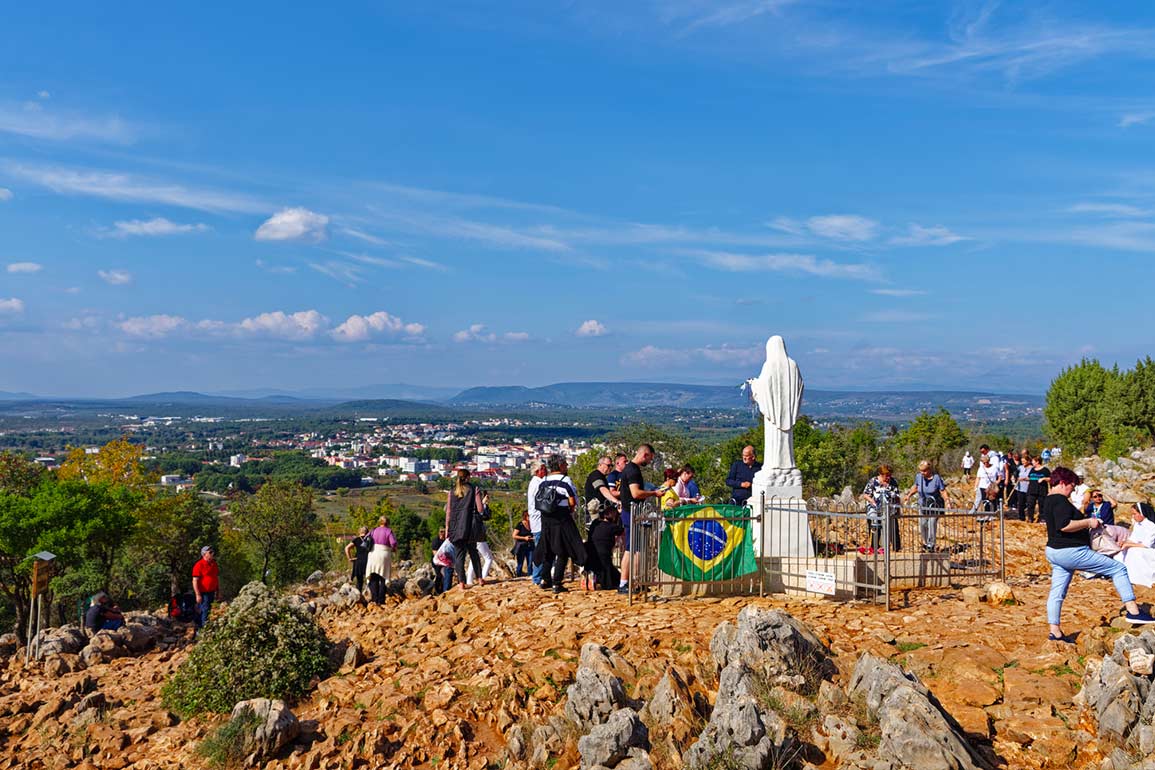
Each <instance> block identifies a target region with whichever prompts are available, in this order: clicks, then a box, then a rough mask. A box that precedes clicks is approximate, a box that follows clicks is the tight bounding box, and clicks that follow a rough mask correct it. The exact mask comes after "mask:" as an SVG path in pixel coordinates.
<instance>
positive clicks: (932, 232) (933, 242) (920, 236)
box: [890, 223, 967, 246]
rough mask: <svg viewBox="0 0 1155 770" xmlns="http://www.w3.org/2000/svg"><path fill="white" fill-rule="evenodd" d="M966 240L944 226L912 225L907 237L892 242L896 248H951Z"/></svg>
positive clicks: (894, 239)
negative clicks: (950, 246)
mask: <svg viewBox="0 0 1155 770" xmlns="http://www.w3.org/2000/svg"><path fill="white" fill-rule="evenodd" d="M965 240H967V239H966V238H965V237H963V236H961V235H958V234H957V233H953V232H951V231H950V230H948V229H947V228H945V227H943V226H942V225H933V226H931V227H923V226H922V225H916V224H913V223H912V224H910V225H909V226H908V227H907V231H906V235H899V236H895V237H894V238H891V239H890V242H891V243H892V244H894V245H895V246H949V245H950V244H952V243H958V242H959V241H965Z"/></svg>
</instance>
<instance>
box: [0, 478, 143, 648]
mask: <svg viewBox="0 0 1155 770" xmlns="http://www.w3.org/2000/svg"><path fill="white" fill-rule="evenodd" d="M139 502H140V497H139V496H138V495H136V494H135V493H133V492H131V491H129V490H128V489H126V488H125V487H122V486H109V485H107V484H94V485H89V484H85V483H84V482H80V481H51V480H46V481H45V482H44V483H42V484H40V486H38V487H37V488H36V489H35V491H34V492H33V493H32V495H31V496H30V497H26V496H22V495H19V494H12V493H0V593H3V595H4V596H6V597H7V598H8V599H9V600H10V601H11V602H12V604H13V607H14V608H15V611H16V616H17V623H18V633H23V628H24V624H23V622H24V620H25V619H26V618H27V612H28V607H29V599H30V597H29V588H30V575H31V566H32V560H31V556H32V554H34V553H36V552H38V551H43V550H47V551H51V552H52V553H54V554H56V556H57V558H56V562H55V566H56V577H55V578H54V579H53V581H52V589H53V593H54V594H55V596H56V600H57V601H58V603H60V604H61V605H63V606H64V607H69V606H75V604H76V602H77V601H78V600H79V599H80V597H82V596H85V595H88V594H91V593H93V592H94V591H95V590H97V589H98V588H102V587H105V586H107V585H109V583H110V582H111V577H112V569H113V565H114V563H115V562H116V559H117V555H118V553H119V552H120V550H121V547H122V546H123V544H124V543H125V542H126V541H127V540H128V539H129V538H130V537H131V536H132V534H133V531H134V529H135V527H136V518H135V516H134V511H135V510H136V508H137V506H138V504H139Z"/></svg>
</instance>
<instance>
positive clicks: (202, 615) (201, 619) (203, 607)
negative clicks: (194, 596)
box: [196, 591, 217, 628]
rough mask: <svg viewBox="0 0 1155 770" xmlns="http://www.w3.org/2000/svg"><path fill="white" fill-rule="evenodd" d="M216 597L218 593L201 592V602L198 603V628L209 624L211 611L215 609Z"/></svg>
mask: <svg viewBox="0 0 1155 770" xmlns="http://www.w3.org/2000/svg"><path fill="white" fill-rule="evenodd" d="M216 596H217V592H216V591H201V600H200V602H198V603H197V622H196V627H197V628H201V627H203V626H204V624H205V623H208V622H209V611H210V610H211V609H212V607H213V599H215V598H216Z"/></svg>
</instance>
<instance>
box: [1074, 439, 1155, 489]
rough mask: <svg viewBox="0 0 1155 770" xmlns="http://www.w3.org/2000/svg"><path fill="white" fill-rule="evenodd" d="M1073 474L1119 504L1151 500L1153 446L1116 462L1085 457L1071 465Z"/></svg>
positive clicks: (1154, 463) (1154, 481) (1154, 472)
mask: <svg viewBox="0 0 1155 770" xmlns="http://www.w3.org/2000/svg"><path fill="white" fill-rule="evenodd" d="M1074 471H1075V472H1076V473H1078V474H1079V475H1081V476H1083V477H1084V480H1085V481H1086V482H1087V483H1088V484H1091V485H1092V486H1095V487H1098V488H1100V489H1102V490H1103V492H1104V493H1105V494H1106V495H1107V496H1109V497H1113V498H1115V499H1116V500H1118V501H1120V502H1134V501H1136V500H1155V447H1150V448H1148V449H1138V450H1135V451H1133V452H1131V454H1130V455H1129V456H1127V457H1120V458H1119V459H1118V460H1108V459H1105V458H1102V457H1098V456H1091V457H1085V458H1083V459H1081V460H1079V461H1078V462H1076V463H1075V464H1074Z"/></svg>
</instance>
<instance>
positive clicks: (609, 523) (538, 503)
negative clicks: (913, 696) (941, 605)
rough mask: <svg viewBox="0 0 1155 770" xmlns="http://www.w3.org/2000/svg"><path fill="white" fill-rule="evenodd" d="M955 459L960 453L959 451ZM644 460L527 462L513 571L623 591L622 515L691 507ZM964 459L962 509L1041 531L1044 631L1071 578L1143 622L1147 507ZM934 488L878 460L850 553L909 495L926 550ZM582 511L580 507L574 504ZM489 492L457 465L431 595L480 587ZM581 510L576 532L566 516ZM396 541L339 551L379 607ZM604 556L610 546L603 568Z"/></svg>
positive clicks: (738, 468) (938, 509)
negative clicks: (584, 470) (907, 482)
mask: <svg viewBox="0 0 1155 770" xmlns="http://www.w3.org/2000/svg"><path fill="white" fill-rule="evenodd" d="M967 458H970V454H969V452H968V453H967ZM653 459H654V449H653V447H652V446H650V445H649V444H642V445H640V446H639V447H638V449H637V451H636V452H635V453H634V455H633V457H632V458H631V457H629V456H628V455H626V454H624V453H622V454H618V455H616V456H612V457H611V456H608V455H607V456H603V457H600V458H598V462H597V467H596V469H595V470H594V471H593V472H591V473H590V474H589V476H588V477H587V478H586V480H585V485H584V488H583V492H584V494H583V495H579V493H578V489H577V487H576V485H575V484H574V482H573V480H572V479H571V478H570V477H569V475H568V473H569V466H568V463H567V461H566V459H565V458H564V457H563V456H561V455H551V456H550V457H549V458H547V459H546V460H545V461H544V462H536V463H534V465H533V468H532V473H533V475H532V478H531V480H530V484H529V488H528V490H527V496H526V511H525V513H524V514H522V517H521V520H520V521H518V523H517V524H516V526H515V528H514V530H513V532H512V537H513V549H512V550H513V554H514V556H515V557H516V571H515V574H516V575H517V576H518V577H523V576H529V577H530V579H531V580H532V581H533V583H534V584H535V585H537V586H540V587H541V588H543V589H545V590H550V591H552V592H554V593H564V592H565V591H567V590H568V589H567V588H566V587H565V585H564V582H565V577H566V572H567V569H569V568H570V566H571V564H572V565H573V566H574V567H575V568H576V569H579V570H580V579H581V586H582V588H585V589H589V590H593V589H609V590H613V589H615V588H616V589H617V590H618V591H619V592H621V593H627V592H628V591H629V579H630V562H631V544H630V517H631V514H632V513H634V512H635V511H636V509H637V507H638V506H640V505H641V504H643V503H645V502H647V501H649V500H651V499H654V500H655V501H656V502H657V504H658V505H659V506H660V508H661V509H663V510H668V509H671V508H675V507H678V506H682V505H694V504H698V503H701V502H703V500H704V498H703V496H702V494H701V492H700V491H699V489H698V486H697V483H696V482H695V481H694V469H693V468H692V467H691V466H689V465H683V466H681V467H678V468H668V469H666V470H665V471H664V472H663V477H664V478H663V481H662V483H661V484H660V485H653V484H648V483H647V482H646V481H645V479H644V477H643V468H645V467H646V466H647V465H649V464H650V463H651V462H652V461H653ZM970 459H971V462H966V458H964V462H963V472H964V476H965V477H967V478H969V477H970V476H971V470H972V467H973V470H974V479H975V481H974V485H975V486H974V499H973V503H972V504H971V507H970V511H971V513H972V514H975V515H976V520H977V521H980V522H981V521H984V520H990V518H993V517H994V516H996V515H999V514H1003V515H1005V517H1006V518H1009V519H1020V520H1022V521H1026V522H1038V521H1041V522H1043V523H1044V524H1045V525H1046V528H1047V547H1046V556H1047V560H1048V562H1050V564H1051V567H1052V576H1051V593H1050V596H1049V599H1048V602H1047V620H1048V626H1049V635H1048V638H1049V639H1051V640H1053V641H1059V642H1068V641H1070V640H1069V639H1068V638H1067V637H1066V636H1065V635H1064V634H1063V631H1062V628H1061V625H1060V621H1059V616H1060V612H1061V609H1062V603H1063V600H1064V599H1065V597H1066V595H1067V590H1068V588H1069V586H1070V583H1071V581H1072V579H1073V578H1074V577H1075V576H1076V575H1081V576H1082V577H1084V578H1107V579H1111V580H1113V581H1114V584H1115V588H1116V591H1117V592H1118V594H1119V596H1120V598H1121V599H1122V600H1123V602H1124V605H1125V609H1126V612H1125V617H1126V619H1127V620H1128V621H1129V622H1131V623H1134V624H1147V623H1155V618H1152V616H1151V615H1150V614H1148V613H1147V612H1146V611H1144V610H1141V609H1140V608H1139V607H1138V605H1137V604H1136V603H1135V595H1134V590H1133V587H1132V584H1138V585H1143V586H1146V587H1151V586H1152V585H1155V509H1153V508H1152V506H1151V505H1150V504H1149V503H1147V502H1143V501H1141V502H1136V503H1131V504H1130V507H1129V509H1128V513H1129V514H1130V516H1131V519H1132V525H1131V526H1130V527H1125V526H1122V525H1121V524H1120V523H1118V522H1117V521H1116V518H1115V516H1116V511H1118V510H1119V509H1120V504H1119V502H1118V501H1116V500H1114V499H1112V498H1110V497H1108V496H1107V495H1105V494H1104V493H1103V492H1102V491H1101V490H1098V489H1092V488H1090V487H1089V486H1088V485H1087V484H1084V483H1083V481H1082V479H1080V478H1079V477H1078V476H1077V475H1076V474H1075V473H1074V472H1073V471H1071V470H1069V469H1067V468H1063V467H1061V466H1059V467H1056V468H1055V469H1053V470H1052V469H1050V468H1048V467H1047V465H1046V463H1045V461H1044V458H1043V457H1041V456H1032V455H1031V454H1030V453H1029V452H1028V451H1026V450H1023V451H1021V452H1019V453H1017V454H1016V453H1014V452H1009V453H1006V454H1005V455H1004V454H999V453H998V452H995V451H993V450H991V449H990V447H988V446H987V445H985V444H984V445H983V446H982V447H980V449H979V457H978V462H977V463H975V462H974V461H973V458H970ZM761 467H762V466H761V463H759V462H758V461H757V458H756V456H755V453H754V449H753V447H749V446H748V447H745V448H744V449H743V452H742V457H741V459H740V460H737V461H735V462H734V463H733V465H732V466H731V468H730V472H729V474H728V476H727V478H726V484H727V486H728V487H729V488H730V492H731V497H730V500H729V502H730V503H731V504H736V505H747V504H748V503H749V500H750V497H751V492H752V487H753V480H754V475H755V474H756V473H757V472H758V471H759V470H761ZM945 490H946V484H945V482H944V481H943V479H942V477H941V476H939V474H938V473H936V472H935V469H934V466H933V465H932V464H931V463H930V462H929V461H926V460H924V461H922V462H921V463H919V466H918V472H917V474H916V476H915V481H914V484H913V485H911V486H910V487H909V488H908V489H906V490H905V491H904V490H903V489H902V488H901V487H900V486H899V484H898V482H897V481H896V480H895V478H894V476H893V474H892V472H891V469H890V468H889V467H888V466H885V465H883V466H881V467H880V468H879V470H878V474H877V475H876V476H874V477H872V478H871V479H870V480H869V481H868V482H867V484H866V487H865V488H864V489H863V492H862V494H861V495H860V499H861V500H862V501H863V502H865V504H866V510H867V521H868V523H869V526H870V531H871V544H870V546H869V547H867V546H863V547H862V548H860V549H859V550H860V551H867V552H877V551H879V550H880V545H881V543H882V542H883V541H884V539H885V538H884V536H883V533H882V529H883V527H884V522H885V521H887V520H889V521H890V522H891V527H892V529H891V531H890V532H889V533H887V536H888V537H889V542H890V545H891V547H892V548H893V549H894V550H899V549H901V543H900V542H899V540H898V537H899V532H898V528H897V526H896V524H895V523H896V521H897V518H898V517H896V516H890V517H888V516H885V515H884V509H886V508H888V507H893V508H894V509H901V506H902V505H903V504H904V503H908V502H909V501H910V500H911V498H914V497H917V502H918V509H917V511H918V513H917V517H918V524H919V540H920V541H921V542H920V543H919V545H920V546H921V549H922V550H923V551H926V552H934V551H935V550H936V545H937V542H936V541H937V528H938V523H939V519H940V517H941V516H942V515H943V513H944V512H945V510H946V504H945V500H944V492H945ZM583 506H584V510H583V509H582V508H583ZM488 512H489V493H488V492H487V491H485V490H484V489H481V488H479V487H477V486H475V485H474V484H472V483H471V482H470V473H469V471H468V470H467V469H459V470H458V471H457V476H456V478H455V480H454V484H453V486H452V488H451V489H450V490H449V491H448V495H447V499H446V502H445V520H444V526H443V527H441V529H440V532H439V536H438V537H437V538H434V540H433V543H432V546H433V567H434V570H435V572H436V580H435V584H436V585H435V589H434V590H435V592H442V591H448V590H450V588H451V587H452V585H453V581H454V578H456V580H457V583H458V585H459V586H460V588H461V589H462V590H466V589H469V588H470V587H472V586H473V585H475V584H476V585H485V582H486V578H487V577H488V576H489V573H490V569H491V567H492V565H493V562H494V555H493V552H492V550H491V549H490V547H489V543H488V533H487V522H488V520H489V513H488ZM582 516H584V519H585V522H586V534H585V536H584V537H583V536H582V534H581V533H580V531H579V529H578V526H577V522H578V520H579V517H582ZM396 547H397V539H396V537H395V536H394V534H393V532H392V530H391V529H390V528H389V522H388V521H387V520H386V519H385V518H384V517H382V518H381V519H380V520H379V522H378V525H377V526H376V527H375V528H373V529H369V528H367V527H363V528H362V529H361V531H360V533H359V534H358V536H357V537H355V538H354V539H353V540H352V541H351V542H350V543H349V544H348V545H347V547H346V555H347V556H348V558H349V561H350V562H352V565H353V579H354V581H355V582H356V584H357V587H358V589H363V587H364V585H365V584H366V583H368V586H369V592H370V596H371V598H372V600H373V601H374V602H376V603H383V602H384V600H385V592H386V586H387V583H388V581H389V580H390V579H391V577H392V555H393V552H394V550H395V549H396ZM615 551H618V552H620V553H621V557H620V561H619V562H618V563H615V559H614V554H615Z"/></svg>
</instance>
